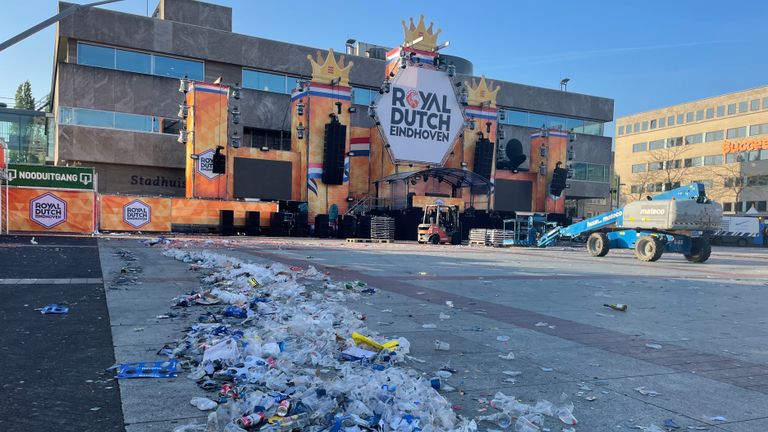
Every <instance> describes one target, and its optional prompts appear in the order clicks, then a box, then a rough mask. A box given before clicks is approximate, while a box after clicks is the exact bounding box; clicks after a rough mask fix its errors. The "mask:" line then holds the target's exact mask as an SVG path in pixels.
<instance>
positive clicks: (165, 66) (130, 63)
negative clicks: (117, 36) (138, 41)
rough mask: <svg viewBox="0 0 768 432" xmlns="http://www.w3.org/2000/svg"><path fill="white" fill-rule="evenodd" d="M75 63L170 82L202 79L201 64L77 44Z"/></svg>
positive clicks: (202, 68) (157, 55)
mask: <svg viewBox="0 0 768 432" xmlns="http://www.w3.org/2000/svg"><path fill="white" fill-rule="evenodd" d="M77 63H78V64H81V65H87V66H96V67H101V68H107V69H115V70H122V71H128V72H136V73H143V74H148V75H158V76H165V77H172V78H183V77H185V76H186V77H187V78H189V79H192V80H198V81H202V80H203V79H205V67H204V63H203V62H201V61H196V60H186V59H181V58H177V57H169V56H164V55H160V54H149V53H144V52H140V51H130V50H124V49H120V48H113V47H107V46H101V45H91V44H87V43H83V42H78V43H77Z"/></svg>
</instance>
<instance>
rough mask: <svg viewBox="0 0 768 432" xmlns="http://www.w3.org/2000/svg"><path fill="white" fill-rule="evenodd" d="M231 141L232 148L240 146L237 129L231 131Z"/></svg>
mask: <svg viewBox="0 0 768 432" xmlns="http://www.w3.org/2000/svg"><path fill="white" fill-rule="evenodd" d="M231 142H232V147H233V148H240V135H239V134H238V133H237V131H234V132H233V133H232V138H231Z"/></svg>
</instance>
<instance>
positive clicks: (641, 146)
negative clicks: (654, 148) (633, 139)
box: [632, 142, 648, 153]
mask: <svg viewBox="0 0 768 432" xmlns="http://www.w3.org/2000/svg"><path fill="white" fill-rule="evenodd" d="M647 149H648V144H647V143H644V142H641V143H637V144H632V153H637V152H644V151H646V150H647Z"/></svg>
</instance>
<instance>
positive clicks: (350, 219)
mask: <svg viewBox="0 0 768 432" xmlns="http://www.w3.org/2000/svg"><path fill="white" fill-rule="evenodd" d="M356 235H357V218H356V217H354V216H353V215H345V216H344V217H342V219H341V224H340V225H339V237H340V238H352V237H355V236H356Z"/></svg>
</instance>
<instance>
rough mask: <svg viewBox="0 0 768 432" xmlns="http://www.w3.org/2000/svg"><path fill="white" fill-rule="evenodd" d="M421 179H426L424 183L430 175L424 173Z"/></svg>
mask: <svg viewBox="0 0 768 432" xmlns="http://www.w3.org/2000/svg"><path fill="white" fill-rule="evenodd" d="M421 179H422V180H424V183H426V182H427V180H429V175H427V174H424V175H423V176H421Z"/></svg>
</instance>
